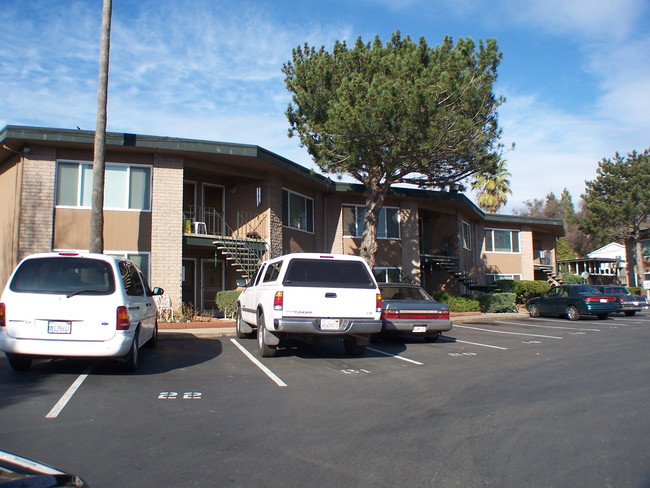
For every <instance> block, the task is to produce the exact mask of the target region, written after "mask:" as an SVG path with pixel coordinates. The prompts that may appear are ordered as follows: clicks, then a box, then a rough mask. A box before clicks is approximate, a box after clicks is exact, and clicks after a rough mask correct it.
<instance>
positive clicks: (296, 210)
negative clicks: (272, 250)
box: [282, 190, 314, 232]
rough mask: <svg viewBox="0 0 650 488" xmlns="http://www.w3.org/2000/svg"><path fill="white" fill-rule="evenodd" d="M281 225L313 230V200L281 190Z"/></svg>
mask: <svg viewBox="0 0 650 488" xmlns="http://www.w3.org/2000/svg"><path fill="white" fill-rule="evenodd" d="M282 225H284V226H287V227H291V228H292V229H300V230H304V231H306V232H314V200H313V199H311V198H307V197H305V196H303V195H299V194H298V193H294V192H292V191H289V190H282Z"/></svg>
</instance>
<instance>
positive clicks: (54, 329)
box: [47, 320, 72, 334]
mask: <svg viewBox="0 0 650 488" xmlns="http://www.w3.org/2000/svg"><path fill="white" fill-rule="evenodd" d="M47 332H48V334H70V333H72V323H70V322H59V321H54V320H51V321H49V322H48V324H47Z"/></svg>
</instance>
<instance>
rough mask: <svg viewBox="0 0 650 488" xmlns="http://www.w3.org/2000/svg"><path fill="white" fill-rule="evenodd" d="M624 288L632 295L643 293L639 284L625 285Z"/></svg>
mask: <svg viewBox="0 0 650 488" xmlns="http://www.w3.org/2000/svg"><path fill="white" fill-rule="evenodd" d="M626 288H627V291H629V292H630V293H631V294H632V295H645V293H643V288H642V287H640V286H627V287H626Z"/></svg>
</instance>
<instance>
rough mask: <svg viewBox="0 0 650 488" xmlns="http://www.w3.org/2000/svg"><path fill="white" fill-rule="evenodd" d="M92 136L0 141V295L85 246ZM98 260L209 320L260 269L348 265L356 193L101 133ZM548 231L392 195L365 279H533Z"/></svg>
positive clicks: (450, 195)
mask: <svg viewBox="0 0 650 488" xmlns="http://www.w3.org/2000/svg"><path fill="white" fill-rule="evenodd" d="M93 142H94V133H93V132H92V131H80V130H68V129H55V128H40V127H25V126H7V127H5V128H4V129H2V130H1V132H0V225H1V226H2V229H3V231H2V239H1V240H0V253H1V256H0V286H4V284H5V283H6V281H7V278H8V276H9V274H10V273H11V271H12V269H13V268H14V267H15V265H16V264H17V262H18V261H19V260H20V259H22V258H23V257H24V256H26V255H28V254H30V253H34V252H43V251H52V250H53V251H84V250H87V249H88V242H89V222H90V207H91V194H92V160H93ZM106 147H107V150H106V183H105V200H104V252H105V253H106V254H118V255H124V256H127V257H129V258H130V259H132V260H134V261H135V262H136V263H137V264H138V265H139V266H140V267H141V269H142V270H143V271H144V272H145V274H146V275H147V276H148V277H149V280H150V283H151V285H152V286H160V287H162V288H164V289H165V291H166V292H167V293H168V294H169V296H170V297H171V299H172V304H173V306H174V307H175V308H178V307H179V306H180V304H186V305H191V306H192V307H194V308H196V309H198V310H201V311H203V312H205V313H210V312H213V311H214V308H215V303H214V299H215V295H216V293H217V292H218V291H220V290H226V289H232V288H234V287H235V282H236V280H237V279H239V278H246V277H247V276H249V275H250V274H251V273H252V272H253V271H254V270H255V268H256V267H257V265H258V264H259V262H261V261H262V260H264V259H268V258H269V257H272V256H277V255H281V254H286V253H292V252H328V253H346V254H358V253H359V245H360V242H361V234H362V232H363V225H364V224H363V207H364V194H363V187H362V186H361V185H357V184H345V183H340V182H338V183H337V182H333V181H332V180H330V179H329V178H326V177H324V176H322V175H319V174H316V173H314V172H312V171H310V170H309V169H306V168H304V167H302V166H300V165H298V164H296V163H294V162H292V161H289V160H288V159H285V158H283V157H281V156H279V155H277V154H274V153H272V152H270V151H267V150H265V149H263V148H261V147H258V146H254V145H245V144H232V143H224V142H214V141H202V140H193V139H181V138H174V137H157V136H147V135H139V134H122V133H109V134H107V141H106ZM563 232H564V230H563V226H562V222H561V221H558V220H551V219H542V218H527V217H521V216H509V215H495V214H486V213H484V212H483V211H481V210H480V209H479V208H478V207H477V206H476V205H474V204H473V203H472V202H471V201H470V200H469V199H468V198H467V197H466V196H465V195H463V194H462V193H460V192H453V191H447V192H445V191H432V190H424V189H411V188H393V189H392V191H391V193H390V194H389V195H388V197H387V199H386V203H385V205H384V208H383V209H382V211H381V214H380V216H379V228H378V247H379V249H378V252H377V256H376V266H375V269H374V272H375V274H376V276H377V278H378V280H381V281H397V280H401V279H405V278H408V279H411V280H413V281H415V282H419V283H420V284H422V285H423V286H424V287H425V288H427V289H428V290H430V291H434V290H439V289H449V290H454V291H459V292H469V291H471V290H476V289H482V288H485V287H486V286H488V285H489V284H490V283H492V282H493V281H494V280H495V279H498V278H513V279H526V280H530V279H546V273H547V272H550V270H552V269H553V268H555V266H556V259H555V238H556V237H559V236H562V235H563Z"/></svg>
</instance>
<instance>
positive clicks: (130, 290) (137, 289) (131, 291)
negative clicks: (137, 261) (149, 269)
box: [120, 261, 144, 296]
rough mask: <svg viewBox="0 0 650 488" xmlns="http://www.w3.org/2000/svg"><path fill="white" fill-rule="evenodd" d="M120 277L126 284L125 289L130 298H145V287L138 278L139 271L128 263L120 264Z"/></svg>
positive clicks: (122, 262)
mask: <svg viewBox="0 0 650 488" xmlns="http://www.w3.org/2000/svg"><path fill="white" fill-rule="evenodd" d="M120 275H121V276H122V282H123V283H124V289H125V290H126V294H127V295H129V296H144V286H143V285H142V280H140V276H138V270H137V269H136V268H135V267H134V266H133V265H132V264H131V263H128V262H126V261H121V262H120Z"/></svg>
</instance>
